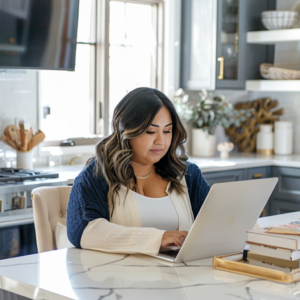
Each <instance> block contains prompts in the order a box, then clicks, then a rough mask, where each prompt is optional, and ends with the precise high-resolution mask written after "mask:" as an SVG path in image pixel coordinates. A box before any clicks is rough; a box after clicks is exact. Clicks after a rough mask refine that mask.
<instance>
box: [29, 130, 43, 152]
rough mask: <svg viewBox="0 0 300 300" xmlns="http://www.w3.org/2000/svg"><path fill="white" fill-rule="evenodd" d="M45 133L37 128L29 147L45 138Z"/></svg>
mask: <svg viewBox="0 0 300 300" xmlns="http://www.w3.org/2000/svg"><path fill="white" fill-rule="evenodd" d="M45 137H46V136H45V134H44V132H42V131H41V130H39V131H38V132H37V133H36V134H35V135H34V136H33V137H32V143H31V149H32V148H34V147H35V146H37V145H38V144H40V143H41V142H42V141H43V140H44V139H45Z"/></svg>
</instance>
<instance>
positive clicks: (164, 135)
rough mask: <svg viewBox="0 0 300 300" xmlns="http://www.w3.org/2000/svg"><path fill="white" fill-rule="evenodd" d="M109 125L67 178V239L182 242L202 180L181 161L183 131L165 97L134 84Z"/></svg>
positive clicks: (92, 245) (132, 248)
mask: <svg viewBox="0 0 300 300" xmlns="http://www.w3.org/2000/svg"><path fill="white" fill-rule="evenodd" d="M112 126H113V133H112V134H111V135H109V136H108V137H106V138H104V139H103V140H101V141H100V142H99V143H98V144H97V146H96V157H94V158H91V159H90V160H89V161H88V163H87V166H86V168H85V169H84V170H83V171H82V172H81V173H80V174H79V175H78V177H76V179H75V181H74V185H73V187H72V190H71V193H70V199H69V203H68V209H67V231H68V238H69V240H70V242H71V243H72V244H73V245H74V246H76V247H79V248H80V247H81V248H84V249H95V250H101V251H106V252H111V253H144V254H149V255H155V254H157V253H158V252H159V250H160V248H161V247H166V246H175V245H176V246H179V247H181V246H182V244H183V242H184V239H185V237H186V236H187V234H188V230H189V229H190V227H191V225H192V223H193V221H194V218H195V216H196V215H197V213H198V212H199V210H200V208H201V206H202V204H203V201H204V199H205V197H206V195H207V193H208V191H209V185H208V184H207V183H206V181H205V179H204V178H203V176H202V174H201V171H200V169H199V168H198V167H197V166H196V165H195V164H192V163H189V162H187V156H186V154H185V147H184V143H185V142H186V138H187V134H186V131H185V129H184V127H183V125H182V123H181V122H180V119H179V117H178V115H177V113H176V111H175V109H174V106H173V104H172V102H171V101H170V100H169V99H168V98H167V97H166V96H165V95H164V94H163V93H161V92H159V91H158V90H155V89H151V88H137V89H135V90H133V91H131V92H130V93H128V94H127V95H126V96H125V97H124V98H123V99H122V100H121V101H120V102H119V104H118V105H117V107H116V108H115V110H114V115H113V121H112Z"/></svg>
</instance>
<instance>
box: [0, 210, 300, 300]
mask: <svg viewBox="0 0 300 300" xmlns="http://www.w3.org/2000/svg"><path fill="white" fill-rule="evenodd" d="M299 217H300V212H294V213H289V214H283V215H278V216H272V217H265V218H260V219H259V220H258V223H259V225H260V226H261V227H265V226H270V225H272V224H278V223H284V222H286V221H288V220H291V219H295V218H299ZM241 250H242V249H241ZM0 288H2V289H4V290H7V291H10V292H14V293H17V294H20V295H22V296H25V297H28V298H29V299H38V300H42V299H43V300H46V299H55V300H56V299H58V300H63V299H83V300H100V299H106V300H120V299H122V300H127V299H130V300H140V299H142V300H148V299H149V300H150V299H151V300H153V299H155V300H160V299H163V300H166V299H172V300H176V299H178V300H179V299H180V300H193V299H195V300H196V299H197V300H198V299H205V300H206V299H210V300H223V299H224V300H236V299H245V300H248V299H249V300H258V299H260V300H267V299H270V300H271V299H272V300H273V299H299V298H300V282H299V283H294V284H281V283H276V282H271V281H268V280H263V279H258V278H255V277H250V276H244V275H239V274H235V273H230V272H225V271H221V270H217V269H214V268H212V259H211V258H207V259H202V260H198V261H193V262H189V263H184V264H172V263H168V262H164V261H162V260H159V259H156V258H152V257H149V256H145V255H123V254H108V253H103V252H98V251H90V250H81V249H76V248H69V249H62V250H55V251H49V252H44V253H40V254H35V255H28V256H23V257H17V258H11V259H6V260H1V261H0Z"/></svg>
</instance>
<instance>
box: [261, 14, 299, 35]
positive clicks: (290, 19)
mask: <svg viewBox="0 0 300 300" xmlns="http://www.w3.org/2000/svg"><path fill="white" fill-rule="evenodd" d="M298 18H299V14H298V12H296V11H290V10H288V11H284V10H282V11H280V10H268V11H263V12H262V13H261V21H262V23H263V24H264V26H265V27H266V28H267V29H269V30H277V29H290V28H292V27H293V26H294V25H295V24H296V22H297V21H298Z"/></svg>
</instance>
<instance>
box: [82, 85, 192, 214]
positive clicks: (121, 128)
mask: <svg viewBox="0 0 300 300" xmlns="http://www.w3.org/2000/svg"><path fill="white" fill-rule="evenodd" d="M163 106H165V107H166V108H167V109H168V111H169V112H170V115H171V118H172V123H173V129H172V132H173V134H172V141H171V145H170V147H169V149H168V151H167V153H166V154H165V156H163V157H162V158H161V159H160V161H158V162H157V163H155V172H156V173H157V174H158V175H160V176H161V177H162V178H164V179H166V180H168V181H171V185H170V191H172V190H173V189H174V190H175V191H177V192H178V193H180V194H182V193H183V185H182V184H181V183H180V181H181V179H182V178H183V176H184V175H185V172H186V170H187V165H186V164H185V162H184V161H186V160H187V159H188V157H187V156H186V154H185V153H186V151H185V150H186V149H185V143H186V139H187V133H186V130H185V129H184V127H183V125H182V123H181V121H180V119H179V117H178V115H177V112H176V110H175V108H174V106H173V104H172V102H171V101H170V100H169V99H168V97H167V96H166V95H164V94H163V93H162V92H160V91H158V90H156V89H152V88H145V87H142V88H137V89H135V90H133V91H131V92H130V93H128V94H127V95H126V96H125V97H124V98H123V99H122V100H121V101H120V102H119V103H118V105H117V106H116V108H115V110H114V114H113V120H112V127H113V132H112V134H111V135H109V136H108V137H106V138H104V139H103V140H101V141H100V142H99V143H98V144H97V145H96V156H94V157H91V158H90V159H89V160H88V161H87V164H90V163H91V162H92V161H93V160H94V159H95V157H96V158H97V160H96V165H95V169H94V175H95V176H98V174H99V172H101V173H102V174H103V176H104V178H105V179H106V181H107V183H108V187H109V189H108V196H107V198H108V199H107V201H108V205H109V206H110V208H111V212H112V213H113V210H114V206H115V201H116V196H117V195H118V192H119V190H120V187H121V184H123V185H124V186H125V187H127V192H126V195H127V193H128V191H129V188H130V186H131V185H132V184H133V190H135V191H137V192H138V187H137V180H136V177H135V174H134V170H133V168H132V166H131V164H130V163H131V159H132V155H133V151H132V148H131V146H130V144H129V140H130V139H134V138H138V137H140V136H142V135H143V134H144V133H145V132H146V131H147V130H148V127H149V126H150V124H151V123H152V121H153V119H154V118H155V116H156V114H157V113H158V112H159V110H160V109H161V108H162V107H163Z"/></svg>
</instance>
